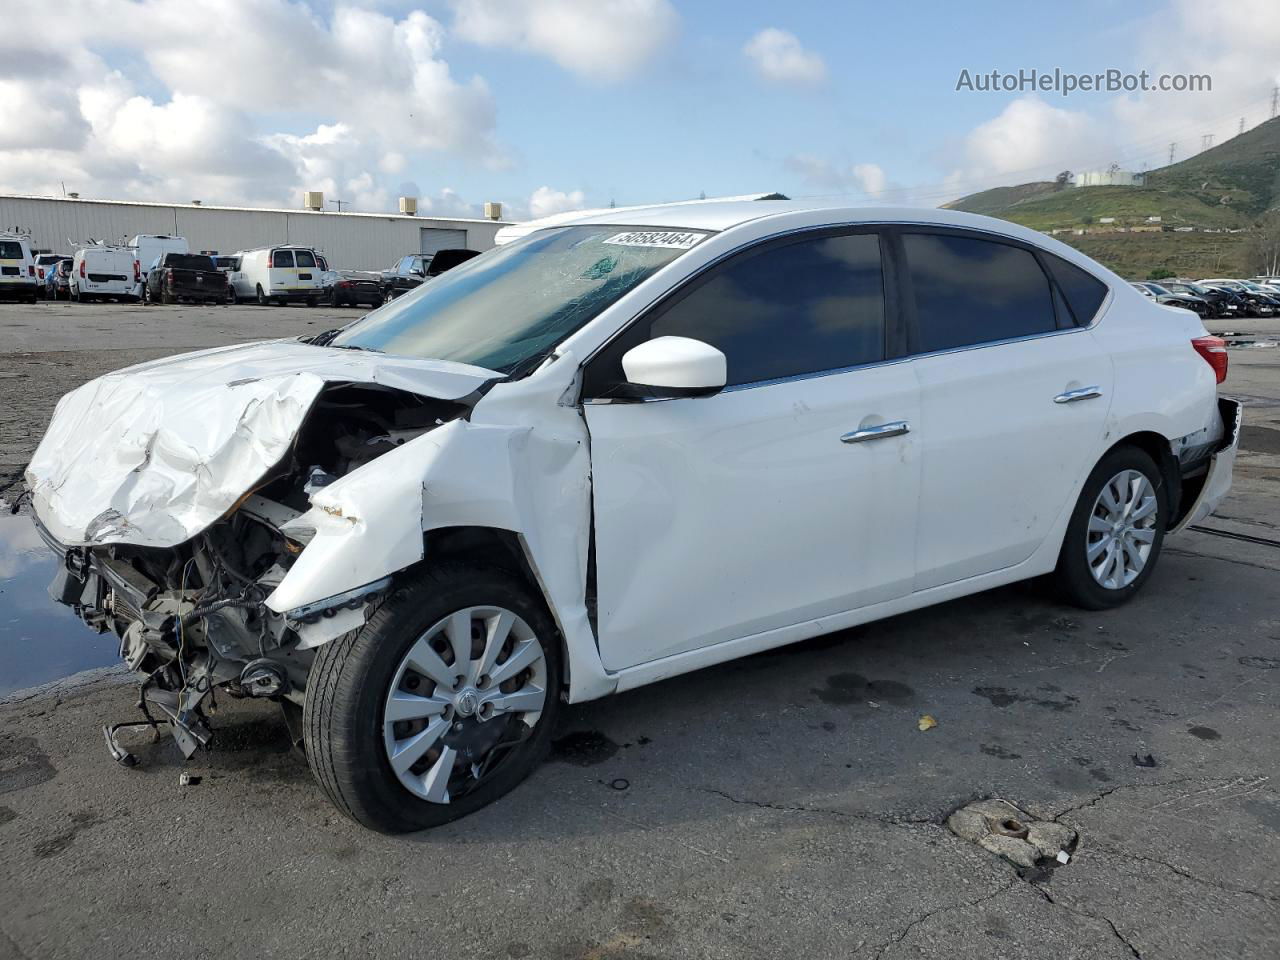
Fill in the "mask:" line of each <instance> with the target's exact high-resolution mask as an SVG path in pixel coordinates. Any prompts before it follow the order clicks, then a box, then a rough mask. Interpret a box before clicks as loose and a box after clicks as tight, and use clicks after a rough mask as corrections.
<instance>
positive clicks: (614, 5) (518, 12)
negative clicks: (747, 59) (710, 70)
mask: <svg viewBox="0 0 1280 960" xmlns="http://www.w3.org/2000/svg"><path fill="white" fill-rule="evenodd" d="M453 9H454V21H453V28H454V31H455V32H456V33H457V35H458V36H459V37H461V38H462V39H464V40H469V41H471V42H472V43H476V44H479V45H481V46H487V47H508V48H511V49H516V50H525V51H528V52H530V53H536V54H540V55H541V56H544V57H548V58H550V59H551V60H553V61H555V62H556V63H557V64H559V65H560V66H561V67H563V68H564V69H566V70H569V71H571V72H573V73H576V74H578V75H579V76H582V77H584V78H586V79H589V80H597V81H606V82H614V81H618V80H621V79H623V78H625V77H627V76H630V75H631V74H633V73H635V72H636V71H637V70H638V69H640V67H642V66H643V65H644V64H646V63H647V62H648V61H649V60H650V59H652V58H653V56H654V55H655V54H657V53H658V51H659V50H660V49H661V48H662V47H663V45H664V44H666V43H667V42H668V41H669V40H670V39H671V37H672V36H673V35H674V34H675V32H676V29H677V27H678V25H679V18H678V17H677V15H676V12H675V10H674V9H673V8H672V6H671V4H670V3H669V2H668V0H514V2H513V0H453Z"/></svg>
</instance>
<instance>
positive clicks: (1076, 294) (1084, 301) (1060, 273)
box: [1041, 253, 1107, 327]
mask: <svg viewBox="0 0 1280 960" xmlns="http://www.w3.org/2000/svg"><path fill="white" fill-rule="evenodd" d="M1041 256H1043V257H1044V262H1045V264H1046V265H1048V267H1049V272H1050V273H1052V274H1053V279H1054V280H1056V281H1057V282H1058V289H1060V290H1061V291H1062V295H1063V296H1064V297H1066V298H1067V304H1068V305H1069V306H1070V307H1071V313H1072V314H1073V315H1074V316H1075V321H1076V323H1077V324H1078V325H1079V326H1082V327H1087V326H1088V325H1089V324H1090V323H1092V322H1093V318H1094V316H1095V315H1097V313H1098V308H1099V307H1101V306H1102V301H1103V300H1105V299H1106V298H1107V285H1106V284H1105V283H1103V282H1102V281H1101V280H1099V279H1098V278H1097V277H1095V276H1093V275H1092V274H1090V273H1089V272H1087V271H1085V270H1081V269H1080V268H1079V267H1077V266H1076V265H1075V264H1074V263H1068V262H1067V261H1066V260H1063V259H1062V258H1061V257H1055V256H1054V255H1053V254H1051V253H1043V254H1041Z"/></svg>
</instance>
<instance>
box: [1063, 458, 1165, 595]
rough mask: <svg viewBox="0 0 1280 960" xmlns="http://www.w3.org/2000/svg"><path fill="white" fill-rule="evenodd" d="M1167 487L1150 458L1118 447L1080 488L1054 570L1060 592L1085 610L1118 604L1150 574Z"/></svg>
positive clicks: (1161, 538) (1156, 553)
mask: <svg viewBox="0 0 1280 960" xmlns="http://www.w3.org/2000/svg"><path fill="white" fill-rule="evenodd" d="M1168 517H1169V491H1168V488H1167V487H1166V485H1165V483H1164V478H1163V476H1162V475H1161V473H1160V470H1159V468H1158V467H1157V466H1156V464H1155V461H1154V460H1152V459H1151V457H1150V456H1148V455H1147V454H1146V453H1144V452H1143V451H1142V450H1139V449H1138V448H1137V447H1119V448H1117V449H1115V450H1112V451H1111V452H1110V453H1108V454H1107V455H1106V456H1105V457H1103V458H1102V460H1101V461H1100V462H1099V463H1098V465H1097V466H1096V467H1094V468H1093V472H1092V473H1091V474H1089V478H1088V479H1087V480H1086V481H1085V484H1084V489H1082V490H1081V491H1080V499H1079V500H1078V501H1077V502H1076V507H1075V511H1074V512H1073V513H1072V515H1071V521H1070V523H1068V525H1067V535H1066V537H1065V538H1064V539H1063V541H1062V551H1061V553H1060V554H1059V555H1058V567H1057V569H1056V570H1055V571H1054V578H1055V580H1056V581H1057V585H1058V588H1059V592H1060V593H1061V594H1062V595H1063V598H1064V599H1065V600H1067V601H1068V602H1070V603H1074V604H1076V605H1077V606H1081V607H1084V608H1085V609H1087V610H1105V609H1108V608H1110V607H1118V606H1120V604H1122V603H1126V602H1128V601H1129V600H1130V599H1132V598H1133V596H1134V594H1136V593H1137V592H1138V591H1139V590H1141V589H1142V585H1143V584H1144V583H1146V582H1147V578H1148V577H1150V576H1151V571H1152V570H1154V569H1155V565H1156V561H1157V560H1159V558H1160V548H1161V546H1162V545H1163V543H1164V532H1165V527H1166V526H1167V525H1168Z"/></svg>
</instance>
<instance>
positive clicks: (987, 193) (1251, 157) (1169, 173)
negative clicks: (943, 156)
mask: <svg viewBox="0 0 1280 960" xmlns="http://www.w3.org/2000/svg"><path fill="white" fill-rule="evenodd" d="M945 206H946V207H948V208H949V209H952V210H966V211H968V212H970V213H981V214H985V215H987V216H991V217H999V218H1001V219H1004V220H1011V221H1013V222H1014V223H1019V224H1022V225H1023V226H1026V227H1030V228H1032V229H1033V230H1043V231H1046V232H1049V231H1059V232H1058V234H1057V236H1058V239H1060V240H1064V241H1066V242H1067V243H1070V244H1072V245H1073V246H1076V247H1078V248H1080V249H1081V250H1083V251H1084V252H1086V253H1088V254H1090V255H1091V256H1093V257H1095V258H1096V259H1098V260H1100V261H1101V262H1102V263H1105V264H1106V265H1107V266H1109V267H1111V268H1112V269H1113V270H1115V271H1117V272H1118V273H1123V274H1125V275H1127V276H1146V275H1147V273H1149V272H1150V271H1151V270H1154V269H1156V268H1160V267H1163V268H1166V269H1174V268H1175V267H1177V268H1181V269H1177V270H1176V272H1178V273H1189V274H1201V275H1204V274H1205V273H1209V274H1215V275H1218V276H1222V275H1224V274H1226V275H1228V276H1235V275H1247V274H1249V273H1251V272H1252V271H1253V269H1254V265H1253V264H1252V260H1253V259H1254V246H1255V244H1254V235H1253V232H1252V230H1253V228H1254V227H1255V226H1256V224H1257V221H1258V219H1259V218H1260V217H1261V216H1262V215H1263V214H1264V213H1266V212H1267V211H1268V210H1271V209H1275V208H1277V207H1280V117H1278V118H1276V119H1273V120H1268V121H1267V122H1265V123H1262V124H1259V125H1258V126H1256V127H1254V128H1253V129H1252V130H1249V131H1247V132H1245V133H1242V134H1240V135H1239V136H1237V137H1232V138H1231V139H1230V140H1228V141H1226V142H1225V143H1222V144H1219V145H1218V146H1216V147H1212V148H1211V149H1209V150H1205V151H1203V152H1202V153H1199V154H1197V155H1196V156H1194V157H1190V158H1188V159H1186V160H1183V161H1181V162H1179V163H1175V164H1172V165H1170V166H1168V167H1162V168H1161V169H1159V170H1153V171H1151V172H1150V173H1148V174H1147V175H1146V178H1145V183H1144V185H1143V186H1140V187H1066V188H1061V187H1058V185H1057V184H1055V183H1049V182H1045V181H1033V182H1031V183H1024V184H1019V185H1017V186H1011V187H996V188H995V189H992V190H984V191H982V192H981V193H975V194H970V195H969V196H967V197H961V198H960V199H959V200H955V201H952V202H951V203H948V204H946V205H945ZM1151 217H1159V218H1160V220H1159V221H1158V223H1159V226H1160V227H1161V228H1162V229H1163V231H1164V232H1160V233H1146V232H1143V233H1130V232H1119V231H1118V230H1117V229H1116V228H1119V227H1126V228H1132V227H1135V226H1143V227H1147V228H1148V229H1149V228H1151V226H1152V222H1151V221H1150V219H1149V218H1151ZM1104 218H1110V219H1112V220H1113V221H1114V222H1112V223H1108V224H1103V223H1101V221H1102V220H1103V219H1104ZM1179 227H1183V228H1185V227H1190V228H1192V230H1191V231H1189V232H1173V231H1175V230H1176V229H1177V228H1179ZM1076 230H1083V231H1085V232H1084V233H1083V234H1076V233H1075V232H1074V231H1076ZM1205 231H1213V232H1211V233H1205ZM1225 231H1248V232H1245V233H1238V232H1237V233H1227V232H1225Z"/></svg>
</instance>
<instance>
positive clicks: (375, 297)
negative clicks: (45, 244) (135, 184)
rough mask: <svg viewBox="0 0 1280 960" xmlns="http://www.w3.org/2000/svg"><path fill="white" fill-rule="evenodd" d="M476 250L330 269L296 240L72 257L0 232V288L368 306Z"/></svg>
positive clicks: (147, 237) (60, 295) (151, 242)
mask: <svg viewBox="0 0 1280 960" xmlns="http://www.w3.org/2000/svg"><path fill="white" fill-rule="evenodd" d="M478 255H479V251H476V250H464V249H453V250H440V251H438V252H436V253H435V254H434V255H433V254H410V255H408V256H405V257H402V258H401V259H400V260H398V261H397V262H396V264H395V265H394V266H392V267H391V268H389V269H387V270H383V271H381V272H373V271H361V270H333V269H331V268H330V266H329V263H328V261H327V260H326V259H325V257H324V255H323V254H321V253H319V252H318V251H317V250H315V249H313V248H311V247H307V246H302V245H290V244H286V245H281V246H271V247H260V248H258V249H255V250H242V251H240V252H238V253H236V254H235V255H232V256H217V255H210V254H193V253H191V252H190V250H189V248H188V245H187V240H186V238H185V237H177V236H168V235H160V234H139V235H138V236H135V237H134V238H133V239H132V240H131V241H130V242H128V243H127V244H125V243H121V244H108V243H89V244H85V245H84V246H83V247H82V248H81V249H79V250H77V251H76V252H75V254H74V255H73V256H66V255H63V254H51V253H50V254H39V255H36V256H33V255H32V253H31V246H30V240H29V238H27V237H25V236H17V235H12V236H11V235H4V236H0V294H8V295H10V296H16V297H18V298H20V299H27V300H29V301H30V302H35V301H36V300H37V299H39V298H41V297H44V298H46V299H59V300H60V299H66V300H71V301H74V302H77V303H78V302H83V301H87V300H116V301H121V302H136V301H149V302H152V303H177V302H179V301H182V300H191V301H198V302H208V303H223V302H230V303H257V304H262V305H267V304H271V305H274V306H283V305H284V304H286V303H291V302H300V303H305V304H306V305H307V306H316V305H317V304H320V303H324V304H328V305H330V306H335V307H340V306H369V307H377V306H379V305H381V304H383V303H387V302H389V301H391V300H394V299H396V298H397V297H400V296H403V295H404V294H406V293H408V292H409V291H410V290H413V289H414V288H416V287H417V286H419V285H420V284H422V283H423V282H425V281H426V280H429V279H431V278H432V277H435V276H438V275H439V274H441V273H444V272H445V271H446V270H449V269H451V268H452V267H455V266H457V265H458V264H460V263H465V262H466V261H467V260H470V259H471V258H472V257H475V256H478Z"/></svg>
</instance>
